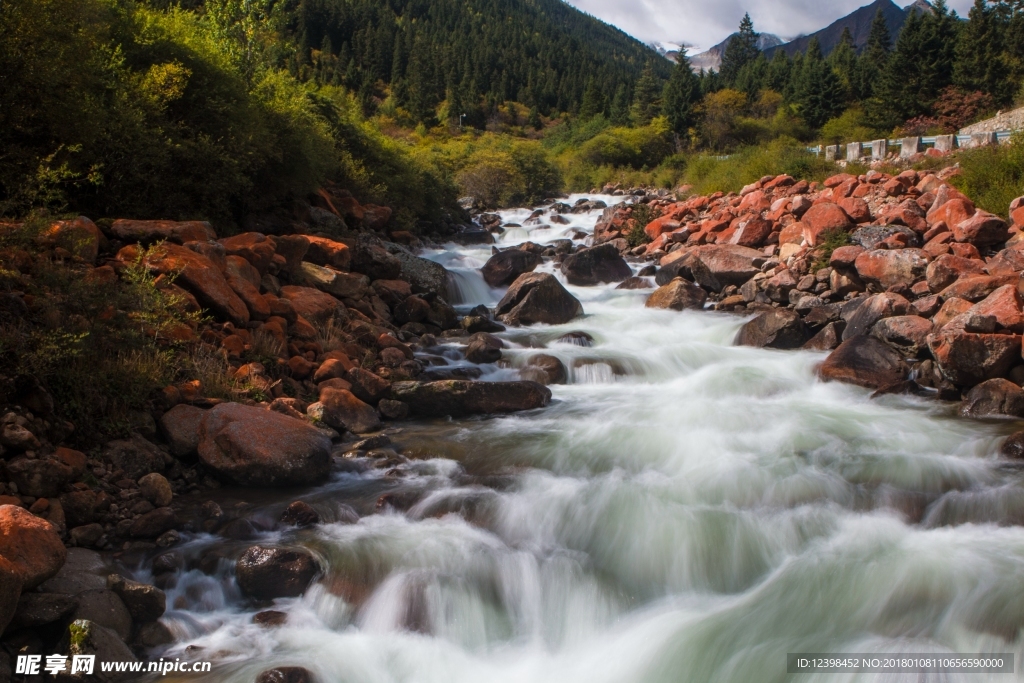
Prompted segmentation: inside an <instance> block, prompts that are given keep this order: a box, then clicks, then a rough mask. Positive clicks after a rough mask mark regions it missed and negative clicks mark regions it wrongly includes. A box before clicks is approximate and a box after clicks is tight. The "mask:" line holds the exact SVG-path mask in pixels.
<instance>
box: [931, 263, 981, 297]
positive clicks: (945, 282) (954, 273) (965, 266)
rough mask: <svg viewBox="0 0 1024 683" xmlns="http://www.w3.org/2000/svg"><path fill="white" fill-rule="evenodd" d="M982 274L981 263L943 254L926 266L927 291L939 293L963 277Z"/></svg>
mask: <svg viewBox="0 0 1024 683" xmlns="http://www.w3.org/2000/svg"><path fill="white" fill-rule="evenodd" d="M984 274H985V263H984V262H983V261H975V260H972V259H965V258H961V257H959V256H953V255H952V254H945V255H942V256H939V257H938V258H936V259H935V260H934V261H932V262H931V263H929V264H928V270H927V273H926V276H927V278H928V287H929V289H931V291H933V292H941V291H942V290H944V289H945V288H946V287H949V286H950V285H951V284H953V283H954V282H956V281H957V280H959V279H960V278H961V277H963V276H965V275H984Z"/></svg>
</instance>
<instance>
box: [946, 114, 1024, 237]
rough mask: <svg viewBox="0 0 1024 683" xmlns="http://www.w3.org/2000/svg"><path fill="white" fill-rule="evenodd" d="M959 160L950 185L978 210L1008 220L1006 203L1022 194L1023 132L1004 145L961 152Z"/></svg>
mask: <svg viewBox="0 0 1024 683" xmlns="http://www.w3.org/2000/svg"><path fill="white" fill-rule="evenodd" d="M959 160H960V169H961V173H960V174H959V175H957V176H954V177H953V178H952V180H951V182H952V183H953V185H955V186H956V187H957V188H958V189H959V190H960V191H961V192H963V193H964V194H966V195H967V196H968V197H970V198H971V199H972V200H973V201H974V203H975V204H977V205H978V206H979V207H981V208H982V209H985V210H986V211H991V212H992V213H994V214H998V215H1000V216H1002V217H1003V218H1008V217H1009V210H1010V202H1011V201H1013V200H1014V199H1016V198H1017V197H1020V196H1021V195H1024V133H1017V134H1015V135H1014V136H1013V138H1012V139H1011V140H1010V143H1009V144H1006V145H999V146H997V147H981V148H978V149H970V150H964V151H962V152H960V154H959Z"/></svg>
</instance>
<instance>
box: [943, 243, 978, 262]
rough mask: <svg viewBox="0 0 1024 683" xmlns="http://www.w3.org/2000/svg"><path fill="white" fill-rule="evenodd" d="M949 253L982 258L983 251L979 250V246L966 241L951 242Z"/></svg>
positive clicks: (962, 256) (968, 257) (970, 257)
mask: <svg viewBox="0 0 1024 683" xmlns="http://www.w3.org/2000/svg"><path fill="white" fill-rule="evenodd" d="M949 253H951V254H953V255H954V256H959V257H960V258H967V259H978V260H981V253H980V252H979V251H978V248H977V247H975V246H974V245H973V244H967V243H966V242H950V243H949Z"/></svg>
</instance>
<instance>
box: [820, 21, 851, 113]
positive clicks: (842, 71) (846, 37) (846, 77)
mask: <svg viewBox="0 0 1024 683" xmlns="http://www.w3.org/2000/svg"><path fill="white" fill-rule="evenodd" d="M827 61H828V63H829V66H831V67H832V70H833V71H835V72H836V75H837V76H839V80H840V81H842V83H843V89H844V90H845V91H846V96H847V97H852V96H853V90H854V81H855V80H856V77H857V76H856V73H857V48H856V46H855V45H854V44H853V35H852V34H851V33H850V29H849V28H843V35H842V36H841V37H840V38H839V44H838V45H836V47H835V48H834V49H833V50H832V52H831V53H829V56H828V60H827Z"/></svg>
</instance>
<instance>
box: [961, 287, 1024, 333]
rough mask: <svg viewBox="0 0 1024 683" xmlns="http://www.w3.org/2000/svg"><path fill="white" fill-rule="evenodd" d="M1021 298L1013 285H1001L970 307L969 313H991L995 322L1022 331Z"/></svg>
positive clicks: (1023, 316) (1012, 330) (1023, 314)
mask: <svg viewBox="0 0 1024 683" xmlns="http://www.w3.org/2000/svg"><path fill="white" fill-rule="evenodd" d="M1021 305H1022V300H1021V296H1020V294H1018V293H1017V287H1016V286H1014V285H1003V286H1002V287H1000V288H999V289H997V290H995V291H994V292H992V293H991V294H989V295H988V296H987V297H985V298H984V299H983V300H982V301H980V302H978V303H977V304H975V305H974V307H973V308H971V310H970V313H974V314H977V315H991V316H993V317H995V319H996V323H997V324H998V325H999V326H1000V327H1002V328H1005V329H1007V330H1010V331H1011V332H1014V333H1016V334H1020V333H1022V332H1024V313H1022V312H1021Z"/></svg>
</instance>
